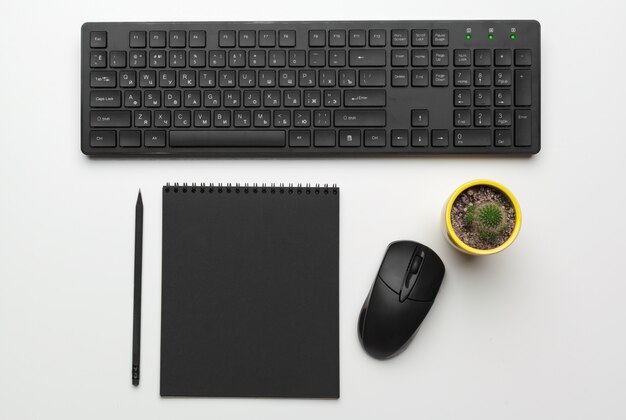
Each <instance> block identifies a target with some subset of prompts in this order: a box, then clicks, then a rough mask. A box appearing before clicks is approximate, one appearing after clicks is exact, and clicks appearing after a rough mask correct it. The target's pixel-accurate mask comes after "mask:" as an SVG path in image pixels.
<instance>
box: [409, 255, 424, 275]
mask: <svg viewBox="0 0 626 420" xmlns="http://www.w3.org/2000/svg"><path fill="white" fill-rule="evenodd" d="M420 265H422V257H420V256H417V255H416V256H415V258H413V262H412V263H411V267H410V268H409V272H410V273H411V274H417V272H418V271H419V269H420Z"/></svg>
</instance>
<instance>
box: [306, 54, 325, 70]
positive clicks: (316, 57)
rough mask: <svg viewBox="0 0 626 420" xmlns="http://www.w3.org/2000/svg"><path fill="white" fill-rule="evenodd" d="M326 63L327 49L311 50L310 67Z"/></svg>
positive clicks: (321, 65)
mask: <svg viewBox="0 0 626 420" xmlns="http://www.w3.org/2000/svg"><path fill="white" fill-rule="evenodd" d="M325 65H326V51H324V50H310V51H309V67H324V66H325Z"/></svg>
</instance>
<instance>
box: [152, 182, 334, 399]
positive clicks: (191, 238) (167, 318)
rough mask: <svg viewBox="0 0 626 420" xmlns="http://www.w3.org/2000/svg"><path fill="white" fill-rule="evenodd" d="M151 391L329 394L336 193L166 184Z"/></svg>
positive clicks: (221, 394)
mask: <svg viewBox="0 0 626 420" xmlns="http://www.w3.org/2000/svg"><path fill="white" fill-rule="evenodd" d="M162 282H163V284H162V287H163V289H162V308H161V311H162V314H161V317H162V319H161V395H162V396H208V397H294V398H338V397H339V189H338V188H331V187H318V188H316V187H311V188H307V187H295V186H294V187H271V186H267V187H262V186H258V187H255V186H206V187H204V186H203V187H200V186H198V187H192V186H165V187H164V188H163V279H162Z"/></svg>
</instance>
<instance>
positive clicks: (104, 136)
mask: <svg viewBox="0 0 626 420" xmlns="http://www.w3.org/2000/svg"><path fill="white" fill-rule="evenodd" d="M89 145H90V146H91V147H115V131H90V132H89Z"/></svg>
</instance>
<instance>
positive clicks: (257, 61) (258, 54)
mask: <svg viewBox="0 0 626 420" xmlns="http://www.w3.org/2000/svg"><path fill="white" fill-rule="evenodd" d="M248 65H249V66H250V67H265V51H263V50H252V51H250V52H249V53H248Z"/></svg>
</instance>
